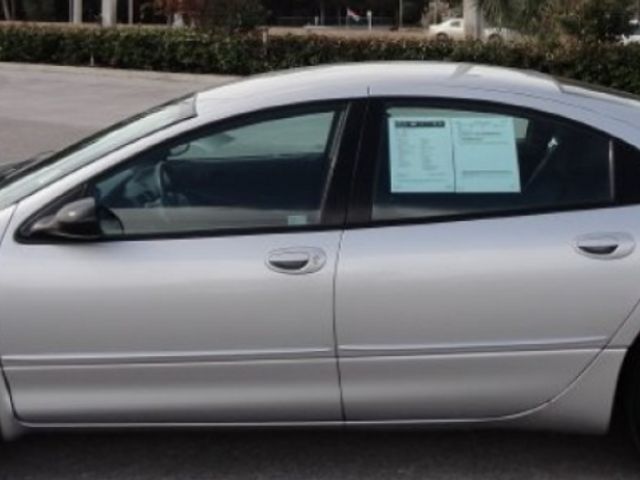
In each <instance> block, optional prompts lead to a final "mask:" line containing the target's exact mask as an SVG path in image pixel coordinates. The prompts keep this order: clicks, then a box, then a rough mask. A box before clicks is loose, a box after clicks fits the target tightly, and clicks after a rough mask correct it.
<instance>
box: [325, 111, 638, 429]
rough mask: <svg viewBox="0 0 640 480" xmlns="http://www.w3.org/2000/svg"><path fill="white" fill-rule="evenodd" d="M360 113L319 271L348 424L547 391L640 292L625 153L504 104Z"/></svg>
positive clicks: (438, 416) (560, 385)
mask: <svg viewBox="0 0 640 480" xmlns="http://www.w3.org/2000/svg"><path fill="white" fill-rule="evenodd" d="M372 112H373V113H372V116H371V118H370V125H369V129H368V130H367V138H371V139H376V140H375V141H373V140H372V141H371V142H370V148H369V149H368V151H364V152H363V157H362V159H361V161H360V162H359V165H360V170H359V172H358V179H359V183H358V185H359V188H358V190H357V191H356V193H355V195H354V205H353V208H352V210H351V213H350V225H349V228H348V229H347V231H346V232H345V235H344V239H343V243H342V247H341V253H340V264H339V269H338V272H337V280H336V285H337V287H336V295H337V297H336V324H337V339H338V346H339V355H340V371H341V381H342V387H343V398H344V405H345V415H346V418H347V420H349V421H356V422H357V421H394V420H407V421H409V420H426V421H442V420H473V419H486V418H499V417H503V416H509V415H514V414H519V413H522V412H526V411H529V410H531V409H534V408H536V407H539V406H540V405H542V404H544V403H545V402H548V401H550V400H552V399H553V398H555V397H556V396H558V395H560V394H561V393H562V392H563V390H564V389H565V388H566V387H567V386H568V385H569V384H570V383H571V382H572V381H573V380H574V379H576V378H577V377H578V376H579V375H580V373H581V372H582V371H584V369H585V368H586V367H587V366H588V365H589V364H590V362H592V361H593V360H594V359H595V358H596V357H597V355H598V353H599V352H600V351H601V349H602V348H603V347H604V346H605V345H606V344H607V341H608V339H609V338H610V337H611V336H612V335H613V334H614V332H615V331H616V329H617V328H618V327H619V326H620V325H621V324H622V322H623V321H624V319H625V318H626V317H627V316H628V315H629V314H630V312H631V311H632V310H633V309H634V306H635V305H636V303H637V302H638V299H639V298H640V288H639V287H638V278H639V277H638V272H640V255H639V254H638V253H637V252H636V251H635V242H636V241H637V239H638V238H640V221H639V220H638V219H639V218H640V207H638V206H636V205H635V204H636V203H637V201H638V193H637V187H635V185H636V184H637V180H638V176H639V169H638V164H639V162H640V157H639V156H638V155H636V154H635V151H633V150H631V151H632V154H629V153H628V152H629V147H625V148H626V150H625V151H626V152H627V154H625V155H618V150H620V151H622V150H624V149H622V148H621V147H620V148H619V146H620V145H621V144H620V142H617V141H614V140H612V139H611V138H609V137H608V136H607V135H604V134H602V133H599V132H597V131H594V130H592V129H590V128H588V127H585V126H583V125H578V124H574V123H571V122H567V121H564V120H562V119H558V118H557V117H550V116H546V115H542V114H540V113H537V112H533V111H528V110H524V109H519V108H515V107H503V106H495V105H492V104H483V103H478V102H451V101H435V100H434V101H420V100H415V101H410V100H406V99H405V100H389V101H380V102H378V103H377V107H376V108H374V109H372ZM377 139H380V140H379V141H378V140H377Z"/></svg>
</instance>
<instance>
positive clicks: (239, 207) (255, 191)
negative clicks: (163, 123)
mask: <svg viewBox="0 0 640 480" xmlns="http://www.w3.org/2000/svg"><path fill="white" fill-rule="evenodd" d="M341 113H342V109H341V108H338V107H327V108H324V109H319V110H318V109H315V110H309V109H304V110H301V109H296V110H295V111H289V112H288V113H282V112H281V113H277V114H272V115H269V116H261V117H260V118H254V119H250V120H246V121H242V122H240V123H234V124H233V125H229V126H228V127H226V128H224V127H223V128H220V127H213V128H209V129H205V130H203V131H201V132H200V133H198V134H192V135H190V136H188V137H185V138H182V139H180V140H176V141H174V142H171V143H169V144H167V145H164V146H162V147H161V148H155V149H153V150H151V151H149V152H147V153H145V154H143V155H140V156H139V157H137V158H135V159H133V161H130V162H127V163H126V164H125V165H123V166H122V167H120V168H118V169H116V170H114V171H112V172H110V173H109V174H108V175H107V176H105V177H103V178H101V179H100V180H99V181H97V182H96V183H95V185H94V186H93V192H94V195H95V197H96V200H97V203H98V205H99V207H101V208H103V209H104V210H106V211H110V212H111V214H113V215H109V216H108V217H109V218H110V220H109V221H108V222H105V223H104V224H103V229H104V230H106V231H107V233H110V234H112V235H148V234H165V233H181V232H192V231H193V232H195V231H220V230H237V229H255V228H271V227H289V228H299V227H304V226H309V225H317V224H319V223H321V219H322V212H323V203H324V199H325V196H326V192H327V189H328V185H329V179H330V172H331V164H332V159H333V157H334V155H333V151H334V138H335V137H336V131H337V124H338V119H339V118H340V116H341ZM113 216H115V219H116V220H117V221H113V220H114V217H113Z"/></svg>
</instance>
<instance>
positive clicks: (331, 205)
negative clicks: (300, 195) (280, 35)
mask: <svg viewBox="0 0 640 480" xmlns="http://www.w3.org/2000/svg"><path fill="white" fill-rule="evenodd" d="M331 107H335V109H336V110H341V112H339V117H338V118H336V119H335V121H334V124H333V125H332V126H331V133H330V135H331V136H332V141H331V142H330V143H329V144H328V145H327V152H328V155H329V157H330V158H329V161H330V165H329V168H328V171H327V186H326V188H325V192H324V198H323V199H322V202H323V207H324V210H323V212H322V215H321V220H320V222H319V223H318V224H315V225H301V226H282V227H254V228H224V229H203V230H193V231H185V232H162V233H148V234H147V233H145V234H132V235H122V236H112V237H104V238H100V239H93V240H73V239H63V238H59V239H58V238H46V239H45V238H30V237H29V236H28V235H27V234H26V232H27V231H28V228H29V227H30V226H31V225H32V224H33V223H34V222H36V221H37V220H39V219H40V218H42V217H43V216H45V215H50V214H51V213H52V212H55V211H57V210H58V209H59V208H61V207H62V205H64V204H65V203H67V202H70V201H72V200H74V199H77V198H81V197H82V196H83V195H86V192H87V188H88V186H89V185H91V184H92V183H95V182H96V181H97V180H99V179H100V178H101V177H104V176H107V175H109V174H110V173H111V172H112V171H114V170H116V169H118V168H121V167H122V166H123V165H125V164H126V163H128V162H133V161H136V159H138V158H140V156H141V155H144V154H145V153H148V152H150V151H152V150H154V149H160V148H163V147H165V146H167V145H169V144H171V143H174V142H176V141H179V140H180V139H188V138H190V137H193V136H198V135H199V134H202V133H203V132H207V131H212V130H213V131H215V130H220V131H223V130H227V129H233V128H234V127H236V126H238V127H239V126H243V125H246V124H247V122H248V121H249V122H252V123H253V122H259V121H260V120H261V118H264V119H265V120H266V119H274V118H277V116H278V114H280V113H281V114H282V115H283V118H286V116H287V115H286V114H287V113H288V112H289V113H291V112H296V111H299V112H304V111H309V112H311V111H319V110H322V109H327V110H328V109H330V108H331ZM367 109H368V100H367V99H349V98H345V99H328V100H321V101H310V102H300V103H292V104H287V105H280V106H277V107H269V108H266V109H261V110H255V111H252V112H247V113H242V114H240V115H234V116H231V117H228V118H224V119H220V120H215V121H213V122H210V123H207V124H205V125H201V126H198V127H197V128H194V129H193V130H189V131H187V132H181V133H178V134H175V135H173V136H171V137H168V138H166V139H163V140H162V141H160V142H158V143H156V144H154V145H152V146H150V147H149V148H147V149H145V150H143V151H141V152H137V153H136V154H135V155H132V156H130V157H128V158H126V159H123V160H122V161H120V162H118V163H117V164H115V165H113V166H111V167H109V168H107V169H105V170H104V171H102V172H100V173H98V174H96V175H93V176H92V177H91V178H89V179H87V180H85V181H84V182H82V183H81V184H79V185H76V186H74V187H73V188H70V189H68V190H67V191H66V192H65V193H63V194H62V195H59V196H57V197H56V198H55V199H54V200H52V201H50V202H48V203H47V204H46V205H45V206H44V207H42V208H40V209H38V210H37V211H36V212H35V213H34V214H32V215H30V216H29V217H28V218H27V219H26V220H24V221H23V222H22V224H21V225H20V226H19V227H18V228H17V229H16V233H15V235H14V239H15V241H16V242H17V243H21V244H68V243H111V242H127V241H150V240H175V239H190V238H217V237H230V236H254V235H264V234H279V233H280V234H282V233H303V232H317V231H329V230H341V229H344V228H345V225H346V221H347V211H348V199H349V198H350V189H351V187H352V184H353V178H354V172H355V164H356V160H357V158H359V156H360V155H359V150H360V148H361V144H362V135H363V133H364V118H365V116H366V112H367ZM301 114H302V113H301Z"/></svg>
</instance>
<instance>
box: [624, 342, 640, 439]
mask: <svg viewBox="0 0 640 480" xmlns="http://www.w3.org/2000/svg"><path fill="white" fill-rule="evenodd" d="M631 355H632V357H631V358H630V359H629V363H628V364H625V366H624V371H623V377H622V382H623V385H622V391H621V393H622V399H621V401H622V406H623V412H624V423H625V427H626V430H627V432H628V433H629V436H630V437H631V439H632V440H633V443H634V444H635V446H636V449H637V450H638V451H640V354H639V351H638V349H634V350H633V351H632V352H631Z"/></svg>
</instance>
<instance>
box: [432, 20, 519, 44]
mask: <svg viewBox="0 0 640 480" xmlns="http://www.w3.org/2000/svg"><path fill="white" fill-rule="evenodd" d="M429 36H430V37H431V38H435V39H437V40H440V41H448V40H464V38H465V35H464V19H462V18H450V19H448V20H445V21H444V22H442V23H437V24H435V25H431V26H430V27H429ZM515 37H516V32H514V31H513V30H509V29H507V28H498V27H487V28H485V29H484V30H483V32H482V38H483V40H488V41H503V40H512V39H514V38H515Z"/></svg>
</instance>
